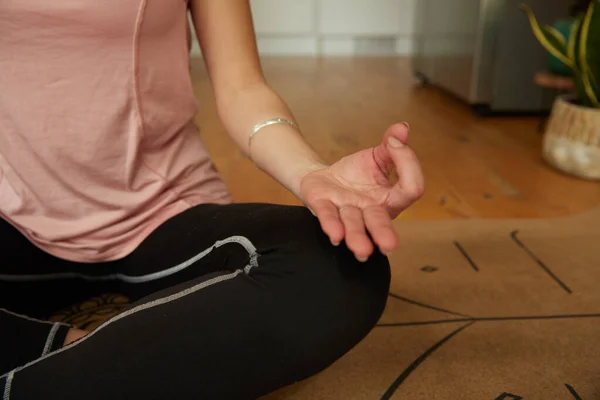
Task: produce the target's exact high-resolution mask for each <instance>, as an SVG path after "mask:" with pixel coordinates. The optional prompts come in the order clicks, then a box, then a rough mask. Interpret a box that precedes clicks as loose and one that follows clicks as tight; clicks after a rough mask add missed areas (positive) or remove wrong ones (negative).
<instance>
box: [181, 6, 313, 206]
mask: <svg viewBox="0 0 600 400" xmlns="http://www.w3.org/2000/svg"><path fill="white" fill-rule="evenodd" d="M191 11H192V17H193V20H194V26H195V29H196V33H197V36H198V40H199V41H200V47H201V48H202V52H203V54H204V58H205V62H206V66H207V68H208V72H209V75H210V79H211V82H212V85H213V90H214V95H215V99H216V102H217V109H218V112H219V116H220V118H221V120H222V122H223V124H224V125H225V128H226V129H227V131H228V132H229V134H230V135H231V136H232V138H233V139H234V141H235V142H236V143H237V144H238V146H239V147H240V148H241V149H242V151H243V152H244V153H245V154H247V155H250V156H251V158H252V160H253V161H254V162H255V163H256V164H257V166H258V167H259V168H261V169H262V170H263V171H265V172H266V173H268V174H269V175H271V176H273V177H274V178H275V179H277V180H278V181H279V182H280V183H281V184H282V185H284V186H285V187H287V188H288V189H289V190H290V191H292V192H293V193H295V194H296V195H298V193H299V185H300V180H301V178H302V177H303V176H304V175H305V174H306V173H308V172H310V171H314V170H315V169H320V168H323V167H324V165H323V162H322V160H321V159H320V158H319V156H318V155H317V154H316V153H315V152H314V151H313V149H312V148H311V147H310V146H309V145H308V144H307V142H306V141H305V140H304V138H303V137H302V135H301V134H300V133H299V132H298V131H297V130H296V129H294V128H293V127H291V126H288V125H282V124H277V125H271V126H269V127H266V128H264V129H263V130H261V132H260V133H259V134H257V135H256V136H255V137H254V138H253V139H252V149H251V152H250V149H249V136H250V133H251V131H252V129H253V127H254V126H255V125H256V124H258V123H260V122H262V121H264V120H267V119H271V118H287V119H289V120H292V121H294V117H293V115H292V113H291V111H290V110H289V108H288V107H287V105H286V104H285V102H284V101H283V100H282V99H281V98H280V97H279V96H278V95H277V93H275V92H274V91H273V90H272V89H271V88H270V87H269V86H268V85H267V83H266V81H265V78H264V75H263V72H262V69H261V65H260V61H259V56H258V51H257V47H256V41H255V32H254V26H253V22H252V15H251V10H250V5H249V1H248V0H218V1H215V0H192V1H191Z"/></svg>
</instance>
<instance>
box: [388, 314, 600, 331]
mask: <svg viewBox="0 0 600 400" xmlns="http://www.w3.org/2000/svg"><path fill="white" fill-rule="evenodd" d="M582 318H600V314H559V315H524V316H512V317H511V316H508V317H474V318H455V319H436V320H430V321H417V322H398V323H383V324H377V326H378V327H380V328H385V327H402V326H419V325H436V324H451V323H457V322H498V321H542V320H547V319H582Z"/></svg>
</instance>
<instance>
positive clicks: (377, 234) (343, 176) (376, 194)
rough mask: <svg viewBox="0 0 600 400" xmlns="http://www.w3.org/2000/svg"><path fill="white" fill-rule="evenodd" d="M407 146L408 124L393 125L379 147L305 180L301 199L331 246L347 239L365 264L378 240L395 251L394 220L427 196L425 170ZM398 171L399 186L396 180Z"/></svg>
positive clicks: (387, 249)
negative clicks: (422, 197)
mask: <svg viewBox="0 0 600 400" xmlns="http://www.w3.org/2000/svg"><path fill="white" fill-rule="evenodd" d="M407 143H408V125H407V124H396V125H393V126H391V127H390V128H389V129H388V130H387V131H386V132H385V134H384V136H383V142H382V143H381V144H380V145H379V146H377V147H373V148H370V149H366V150H361V151H359V152H357V153H354V154H352V155H349V156H347V157H344V158H342V159H341V160H340V161H338V162H336V163H335V164H333V165H331V166H330V167H327V168H323V169H319V170H316V171H313V172H309V173H308V174H306V175H305V176H304V177H303V178H302V180H301V182H300V198H301V199H302V200H303V201H304V204H306V206H307V207H308V208H309V209H310V210H311V211H312V213H313V214H315V215H316V216H317V218H318V219H319V221H320V223H321V227H322V228H323V231H324V232H325V233H326V234H327V236H329V238H330V240H331V242H332V243H333V244H334V245H336V246H337V245H339V243H340V242H341V241H342V240H345V241H346V245H347V246H348V248H349V249H350V250H351V251H352V252H353V253H354V255H355V256H356V258H357V259H359V260H360V261H366V260H367V259H368V258H369V256H370V255H371V254H372V253H373V251H374V246H373V242H374V243H375V244H376V245H377V246H378V247H379V250H380V251H381V252H382V253H384V254H389V253H390V252H392V251H393V250H395V248H396V247H397V246H398V238H397V235H396V232H395V231H394V228H393V226H392V220H393V219H394V218H395V217H396V216H397V215H398V214H400V212H402V211H403V210H405V209H406V208H408V207H409V206H410V205H412V204H413V203H414V202H416V201H417V200H418V199H419V198H420V197H421V196H422V195H423V192H424V187H425V185H424V179H423V173H422V171H421V166H420V164H419V161H418V159H417V156H416V155H415V153H414V152H413V150H411V149H410V148H409V147H408V145H407ZM394 168H395V169H396V171H397V173H398V182H397V183H392V182H391V181H390V175H391V172H392V171H393V170H394ZM367 232H368V233H369V234H370V236H371V239H372V240H371V239H370V238H369V236H368V235H367Z"/></svg>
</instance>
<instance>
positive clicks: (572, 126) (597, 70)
mask: <svg viewBox="0 0 600 400" xmlns="http://www.w3.org/2000/svg"><path fill="white" fill-rule="evenodd" d="M521 8H522V9H523V10H524V11H525V13H526V14H527V16H528V17H529V21H530V23H531V27H532V30H533V33H534V35H535V37H536V38H537V39H538V41H539V42H540V43H541V44H542V46H544V48H545V49H546V50H547V51H548V52H549V53H550V54H551V55H552V56H554V57H556V58H557V59H559V60H560V61H561V62H562V63H564V64H565V65H566V66H568V67H569V68H570V69H571V70H572V72H573V79H574V81H575V88H576V90H575V92H576V93H575V95H571V96H559V97H558V98H557V99H556V101H555V103H554V106H553V108H552V113H551V115H550V120H549V122H548V126H547V129H546V133H545V134H544V158H545V160H546V161H547V162H549V163H550V164H551V165H553V166H555V167H556V168H558V169H560V170H562V171H564V172H567V173H570V174H573V175H576V176H579V177H582V178H587V179H600V0H592V1H590V4H589V6H588V7H587V9H586V10H585V12H584V13H582V15H580V16H579V17H578V18H577V20H576V22H575V23H574V24H573V26H572V31H571V34H570V35H569V38H568V39H567V38H566V37H565V36H564V35H563V34H562V33H560V32H559V31H558V30H556V29H555V28H553V27H551V26H548V25H542V24H540V23H538V21H537V19H536V17H535V15H534V13H533V11H532V10H531V9H530V8H529V7H528V6H526V5H521Z"/></svg>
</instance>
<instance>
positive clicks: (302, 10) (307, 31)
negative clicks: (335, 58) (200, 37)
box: [195, 0, 418, 55]
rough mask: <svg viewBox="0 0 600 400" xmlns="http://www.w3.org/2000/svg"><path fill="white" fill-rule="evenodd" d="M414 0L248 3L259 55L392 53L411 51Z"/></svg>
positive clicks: (267, 0) (265, 0)
mask: <svg viewBox="0 0 600 400" xmlns="http://www.w3.org/2000/svg"><path fill="white" fill-rule="evenodd" d="M416 1H418V0H251V4H252V11H253V15H254V23H255V28H256V34H257V40H258V47H259V50H260V52H261V53H262V54H265V55H360V54H368V55H392V54H409V53H410V52H411V51H412V42H411V38H412V34H413V19H414V14H415V3H416ZM195 52H196V53H198V52H199V50H198V48H197V46H195Z"/></svg>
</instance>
